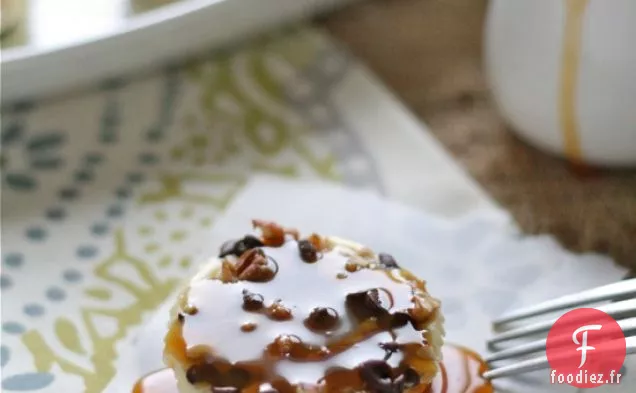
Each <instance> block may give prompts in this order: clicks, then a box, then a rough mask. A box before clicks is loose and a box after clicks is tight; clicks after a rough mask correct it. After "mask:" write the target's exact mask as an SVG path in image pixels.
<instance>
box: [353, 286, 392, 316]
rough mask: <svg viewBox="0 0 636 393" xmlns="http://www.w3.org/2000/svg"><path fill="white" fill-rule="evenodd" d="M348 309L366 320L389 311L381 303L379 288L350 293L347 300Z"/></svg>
mask: <svg viewBox="0 0 636 393" xmlns="http://www.w3.org/2000/svg"><path fill="white" fill-rule="evenodd" d="M345 304H346V306H347V309H348V310H349V311H350V312H351V313H352V314H353V315H354V316H355V317H356V318H357V319H358V320H366V319H369V318H372V317H376V318H378V317H381V316H383V315H386V313H387V311H386V310H385V309H384V308H382V305H381V304H380V299H379V294H378V290H377V289H371V290H368V291H363V292H356V293H350V294H348V295H347V298H346V300H345Z"/></svg>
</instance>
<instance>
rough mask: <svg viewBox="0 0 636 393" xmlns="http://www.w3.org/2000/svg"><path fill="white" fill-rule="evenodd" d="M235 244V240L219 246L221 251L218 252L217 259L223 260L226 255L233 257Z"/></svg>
mask: <svg viewBox="0 0 636 393" xmlns="http://www.w3.org/2000/svg"><path fill="white" fill-rule="evenodd" d="M236 242H237V241H236V240H228V241H226V242H225V243H223V244H222V245H221V250H220V251H219V258H225V257H226V256H228V255H233V254H234V247H235V246H236Z"/></svg>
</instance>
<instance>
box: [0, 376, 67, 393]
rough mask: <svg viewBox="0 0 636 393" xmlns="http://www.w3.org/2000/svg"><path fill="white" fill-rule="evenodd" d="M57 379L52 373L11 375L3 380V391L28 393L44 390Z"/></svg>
mask: <svg viewBox="0 0 636 393" xmlns="http://www.w3.org/2000/svg"><path fill="white" fill-rule="evenodd" d="M54 379H55V377H54V376H53V374H50V373H25V374H17V375H11V376H8V377H4V378H3V379H2V389H4V390H5V391H17V392H26V391H33V390H40V389H44V388H45V387H47V386H49V385H50V384H51V383H52V382H53V380H54Z"/></svg>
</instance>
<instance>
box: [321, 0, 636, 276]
mask: <svg viewBox="0 0 636 393" xmlns="http://www.w3.org/2000/svg"><path fill="white" fill-rule="evenodd" d="M486 7H487V1H486V0H384V1H370V2H363V3H359V4H356V5H354V6H351V7H349V8H347V9H344V10H342V11H339V12H337V13H335V14H332V15H330V16H328V17H326V18H324V19H322V20H319V21H316V23H317V24H319V25H322V26H325V27H326V28H327V29H328V30H329V31H330V32H331V33H332V34H333V35H334V36H336V37H337V38H338V39H340V40H341V41H342V42H344V43H345V44H346V45H347V46H348V47H349V48H350V50H351V52H352V53H353V54H354V55H355V56H357V57H358V58H360V59H361V60H362V61H364V62H366V64H367V65H368V66H369V68H371V69H372V70H373V71H374V72H375V73H376V74H377V75H379V77H380V78H381V79H382V80H383V81H384V82H385V83H386V84H387V85H388V86H389V87H390V88H391V89H393V91H394V92H395V93H396V94H397V95H398V97H399V98H400V99H402V100H403V101H404V102H405V103H406V105H407V106H408V107H409V108H410V109H411V110H412V111H413V112H414V113H415V114H416V115H417V116H419V117H420V118H421V119H422V121H424V122H425V123H426V124H427V125H428V126H429V128H430V130H431V131H432V132H433V133H434V134H435V136H436V137H437V138H439V140H440V141H441V142H442V143H443V144H444V145H445V146H446V148H447V150H448V151H449V152H450V153H451V154H452V155H453V156H454V157H455V158H456V159H457V160H458V161H459V162H460V163H461V164H462V165H463V167H464V168H465V169H466V170H467V171H468V172H469V173H470V174H471V175H472V176H473V177H475V178H476V179H477V181H478V182H479V183H480V184H481V185H482V187H484V189H486V191H487V192H489V193H490V194H491V195H492V196H493V197H494V199H495V200H496V201H498V202H499V203H500V204H501V205H502V206H503V207H504V208H506V209H508V210H509V211H511V213H512V214H513V215H514V217H515V218H516V220H517V221H518V223H519V225H520V226H521V228H522V229H523V230H524V231H526V232H527V233H533V234H534V233H548V234H553V235H555V236H556V237H557V238H558V239H559V240H560V241H561V242H562V243H563V244H564V245H565V246H566V247H568V248H569V249H571V250H573V251H595V252H601V253H606V254H609V255H610V256H611V257H613V258H614V259H615V260H616V261H617V262H618V263H619V264H621V265H624V266H629V267H631V268H632V269H636V171H634V170H621V171H617V170H611V171H610V170H600V169H596V170H587V171H584V172H581V171H578V170H574V169H573V168H572V167H570V166H569V165H568V164H567V163H565V162H563V161H562V160H560V159H558V158H555V157H551V156H549V155H546V154H544V153H542V152H540V151H538V150H536V149H534V148H532V147H530V146H527V145H525V144H524V143H523V142H521V141H519V140H518V139H517V138H515V137H514V136H513V134H512V133H511V132H510V131H509V130H508V128H507V125H506V124H505V123H504V122H503V120H502V119H501V117H500V116H499V115H498V113H497V111H496V108H495V106H494V104H493V102H492V100H491V98H490V95H489V88H488V85H487V83H486V80H485V78H484V73H483V66H482V57H481V55H482V30H483V23H484V17H485V11H486Z"/></svg>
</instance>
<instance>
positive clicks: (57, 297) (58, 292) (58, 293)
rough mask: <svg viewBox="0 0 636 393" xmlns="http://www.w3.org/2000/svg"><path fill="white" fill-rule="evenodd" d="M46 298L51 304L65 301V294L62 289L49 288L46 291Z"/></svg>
mask: <svg viewBox="0 0 636 393" xmlns="http://www.w3.org/2000/svg"><path fill="white" fill-rule="evenodd" d="M46 297H47V299H49V300H51V301H53V302H61V301H62V300H64V299H66V292H65V291H64V290H63V289H62V288H59V287H51V288H49V289H47V290H46Z"/></svg>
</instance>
